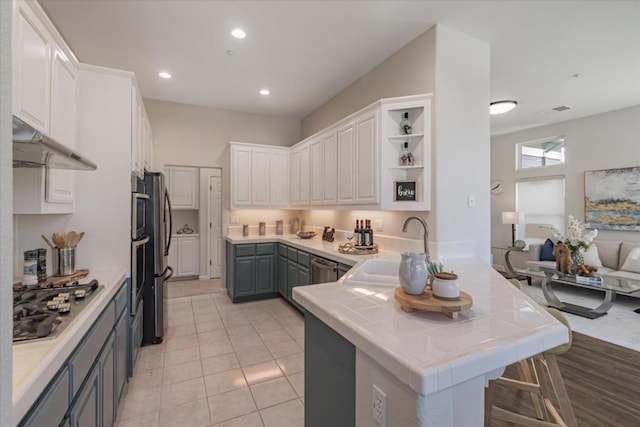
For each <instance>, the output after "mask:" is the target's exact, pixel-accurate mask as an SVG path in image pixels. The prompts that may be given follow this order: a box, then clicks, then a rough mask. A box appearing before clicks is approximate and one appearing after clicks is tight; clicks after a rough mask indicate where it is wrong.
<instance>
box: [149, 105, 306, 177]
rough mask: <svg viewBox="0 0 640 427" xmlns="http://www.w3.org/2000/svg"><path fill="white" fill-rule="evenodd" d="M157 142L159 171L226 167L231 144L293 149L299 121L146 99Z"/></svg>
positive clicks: (157, 165) (298, 135) (156, 151)
mask: <svg viewBox="0 0 640 427" xmlns="http://www.w3.org/2000/svg"><path fill="white" fill-rule="evenodd" d="M144 105H145V108H146V110H147V115H148V116H149V121H150V123H151V130H152V133H153V139H154V156H155V168H156V170H158V171H162V170H164V166H165V165H167V164H170V165H183V166H198V167H216V166H217V167H224V166H225V161H226V159H225V149H226V147H227V146H228V144H229V141H242V142H253V143H256V144H268V145H280V146H286V147H288V146H291V145H293V144H294V143H296V142H298V141H299V140H300V122H299V121H298V120H292V119H283V118H278V117H269V116H261V115H256V114H248V113H241V112H237V111H229V110H221V109H216V108H207V107H199V106H196V105H186V104H177V103H174V102H165V101H157V100H153V99H145V100H144Z"/></svg>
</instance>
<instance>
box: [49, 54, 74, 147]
mask: <svg viewBox="0 0 640 427" xmlns="http://www.w3.org/2000/svg"><path fill="white" fill-rule="evenodd" d="M51 69H52V74H51V123H50V124H51V128H50V132H49V135H50V136H51V137H52V138H53V139H55V140H56V141H58V142H60V143H62V144H64V145H66V146H67V147H70V148H76V104H77V102H78V100H77V96H76V87H77V84H76V69H75V67H74V66H73V64H71V62H70V61H69V59H68V58H67V55H65V53H64V52H63V51H62V50H61V49H60V48H58V47H57V46H56V47H55V49H54V53H53V57H52V67H51Z"/></svg>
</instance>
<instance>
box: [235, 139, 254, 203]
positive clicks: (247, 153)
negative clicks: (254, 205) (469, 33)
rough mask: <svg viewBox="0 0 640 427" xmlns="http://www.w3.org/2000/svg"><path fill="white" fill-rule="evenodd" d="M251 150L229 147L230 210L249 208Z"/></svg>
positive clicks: (244, 147)
mask: <svg viewBox="0 0 640 427" xmlns="http://www.w3.org/2000/svg"><path fill="white" fill-rule="evenodd" d="M251 175H252V173H251V148H250V147H246V146H231V208H232V209H238V208H248V207H251Z"/></svg>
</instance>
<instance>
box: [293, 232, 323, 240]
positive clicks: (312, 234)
mask: <svg viewBox="0 0 640 427" xmlns="http://www.w3.org/2000/svg"><path fill="white" fill-rule="evenodd" d="M296 234H297V235H298V237H299V238H301V239H311V238H312V237H315V236H316V235H317V234H318V233H316V232H315V231H298V232H297V233H296Z"/></svg>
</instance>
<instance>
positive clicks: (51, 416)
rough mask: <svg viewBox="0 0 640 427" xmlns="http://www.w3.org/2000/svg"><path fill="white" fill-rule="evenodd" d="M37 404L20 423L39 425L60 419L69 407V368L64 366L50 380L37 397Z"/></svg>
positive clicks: (32, 426) (29, 425)
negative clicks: (45, 389) (45, 388)
mask: <svg viewBox="0 0 640 427" xmlns="http://www.w3.org/2000/svg"><path fill="white" fill-rule="evenodd" d="M38 401H39V402H38V406H37V407H36V408H34V410H33V411H32V412H31V414H30V415H28V416H27V418H26V419H25V420H23V422H22V423H21V424H20V425H22V426H25V427H41V426H46V425H52V421H53V424H55V421H57V420H62V419H63V418H64V414H65V413H66V412H67V408H68V407H69V368H68V367H67V366H65V367H64V368H63V369H62V371H60V372H58V375H56V377H55V378H54V379H53V381H51V383H50V384H49V387H47V391H45V392H44V393H43V395H42V396H41V397H40V398H39V399H38Z"/></svg>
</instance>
